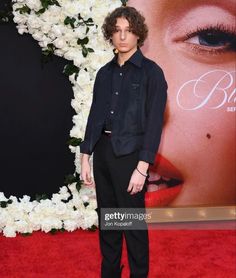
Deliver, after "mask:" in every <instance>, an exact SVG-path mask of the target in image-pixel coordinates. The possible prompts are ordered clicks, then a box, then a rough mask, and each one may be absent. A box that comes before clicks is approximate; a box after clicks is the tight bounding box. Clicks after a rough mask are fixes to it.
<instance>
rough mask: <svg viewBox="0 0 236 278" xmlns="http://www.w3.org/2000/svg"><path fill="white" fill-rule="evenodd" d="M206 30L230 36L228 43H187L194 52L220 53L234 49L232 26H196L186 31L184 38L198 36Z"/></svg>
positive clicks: (235, 34)
mask: <svg viewBox="0 0 236 278" xmlns="http://www.w3.org/2000/svg"><path fill="white" fill-rule="evenodd" d="M206 32H214V33H217V32H218V33H219V34H225V35H226V36H227V37H228V38H231V42H230V43H229V44H230V45H227V46H218V47H213V46H205V45H200V44H193V43H192V44H191V43H189V45H191V48H192V50H194V51H196V52H202V53H204V52H208V53H209V54H221V53H224V52H227V51H229V50H231V51H236V49H235V45H234V43H235V41H236V28H235V27H233V26H225V25H223V24H216V25H207V26H205V27H198V28H197V29H196V30H194V31H188V32H186V35H185V37H184V40H188V39H191V38H193V37H195V36H200V35H201V34H204V33H206Z"/></svg>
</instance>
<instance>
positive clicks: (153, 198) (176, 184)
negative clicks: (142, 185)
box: [145, 154, 183, 207]
mask: <svg viewBox="0 0 236 278" xmlns="http://www.w3.org/2000/svg"><path fill="white" fill-rule="evenodd" d="M182 184H183V177H182V175H181V173H180V171H179V170H178V169H177V168H176V167H175V166H174V165H173V164H171V163H170V162H169V161H168V160H167V159H166V158H164V157H163V156H161V155H160V154H158V155H157V156H156V158H155V163H154V165H150V167H149V178H148V181H147V192H146V195H145V203H146V207H162V206H167V205H168V204H169V203H170V202H172V201H173V200H174V199H175V198H176V197H177V195H178V194H179V192H180V190H181V188H182Z"/></svg>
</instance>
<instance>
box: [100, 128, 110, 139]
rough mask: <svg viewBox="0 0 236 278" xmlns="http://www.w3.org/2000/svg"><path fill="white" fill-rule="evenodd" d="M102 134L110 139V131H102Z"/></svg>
mask: <svg viewBox="0 0 236 278" xmlns="http://www.w3.org/2000/svg"><path fill="white" fill-rule="evenodd" d="M102 134H104V135H106V136H108V137H111V131H110V130H105V129H103V131H102Z"/></svg>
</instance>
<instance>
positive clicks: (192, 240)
mask: <svg viewBox="0 0 236 278" xmlns="http://www.w3.org/2000/svg"><path fill="white" fill-rule="evenodd" d="M149 236H150V249H151V250H150V275H149V278H202V277H204V278H235V277H236V250H235V246H236V231H233V230H218V231H217V230H215V231H214V230H204V231H203V230H195V231H191V230H176V231H175V230H150V231H149ZM123 262H124V263H125V268H124V269H123V277H122V278H127V277H129V276H128V266H127V256H126V252H124V256H123ZM99 267H100V253H99V245H98V231H96V232H88V231H82V230H77V231H75V232H72V233H68V232H64V233H61V232H60V233H58V234H56V235H51V234H45V233H42V232H34V233H33V235H31V236H28V237H23V236H19V235H18V236H17V237H16V238H6V237H3V236H2V235H0V277H1V278H38V277H39V278H44V277H45V278H64V277H65V278H99ZM111 278H112V277H111Z"/></svg>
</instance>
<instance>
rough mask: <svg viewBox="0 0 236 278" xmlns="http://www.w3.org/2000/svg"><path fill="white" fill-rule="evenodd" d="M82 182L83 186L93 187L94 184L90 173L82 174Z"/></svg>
mask: <svg viewBox="0 0 236 278" xmlns="http://www.w3.org/2000/svg"><path fill="white" fill-rule="evenodd" d="M81 178H82V179H81V181H82V182H83V184H85V185H92V184H93V180H92V178H91V175H90V172H86V171H85V172H82V173H81Z"/></svg>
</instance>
